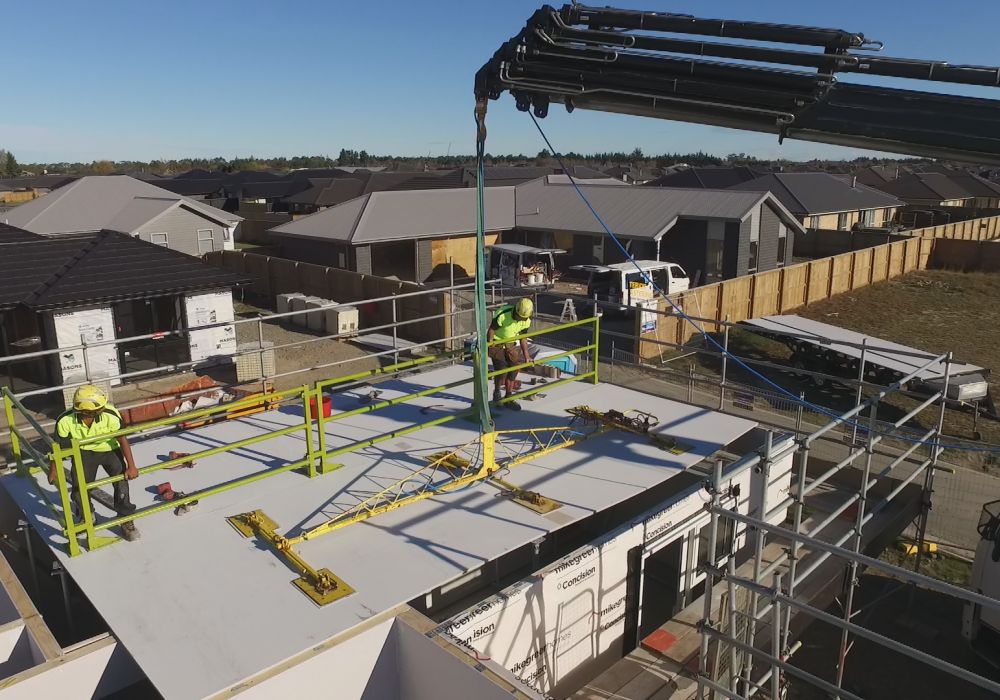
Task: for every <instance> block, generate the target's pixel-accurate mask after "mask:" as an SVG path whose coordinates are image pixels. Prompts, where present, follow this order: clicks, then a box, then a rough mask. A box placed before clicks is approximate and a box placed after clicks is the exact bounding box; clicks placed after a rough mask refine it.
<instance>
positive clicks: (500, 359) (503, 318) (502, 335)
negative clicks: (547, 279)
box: [486, 298, 535, 411]
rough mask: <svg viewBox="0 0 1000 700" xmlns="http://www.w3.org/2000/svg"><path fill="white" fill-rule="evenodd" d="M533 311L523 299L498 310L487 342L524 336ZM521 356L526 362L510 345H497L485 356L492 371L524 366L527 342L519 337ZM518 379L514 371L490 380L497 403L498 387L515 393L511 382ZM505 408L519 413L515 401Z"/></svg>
mask: <svg viewBox="0 0 1000 700" xmlns="http://www.w3.org/2000/svg"><path fill="white" fill-rule="evenodd" d="M534 311H535V305H534V303H532V301H531V299H528V298H524V299H521V300H519V301H518V302H517V303H516V304H514V305H508V306H502V307H500V308H499V309H497V312H496V314H494V316H493V323H491V324H490V328H489V330H488V331H486V340H487V341H488V342H490V343H492V342H493V341H494V340H500V341H503V340H510V339H512V338H516V337H517V336H519V335H521V334H522V333H526V332H527V331H528V329H529V328H530V327H531V314H532V313H534ZM521 353H522V356H523V357H524V358H525V359H521V358H519V357H517V351H516V349H515V347H514V343H513V342H509V343H503V342H501V343H497V344H496V345H493V346H491V347H490V349H489V351H488V355H489V357H490V359H491V360H493V371H494V372H496V371H500V370H504V369H507V368H508V367H516V366H517V365H520V364H523V363H524V362H526V361H527V360H528V358H530V357H531V356H530V355H529V354H528V341H527V340H525V339H524V338H521ZM516 379H517V371H516V370H514V371H512V372H508V373H507V374H506V375H503V374H498V375H497V376H495V377H494V378H493V400H494V401H499V400H500V386H501V384H502V385H504V388H505V389H506V395H507V396H510V395H511V394H513V393H514V381H515V380H516ZM508 406H509V407H510V408H512V409H514V410H515V411H519V410H521V407H520V406H519V405H518V403H517V402H516V401H511V402H510V403H509V404H508Z"/></svg>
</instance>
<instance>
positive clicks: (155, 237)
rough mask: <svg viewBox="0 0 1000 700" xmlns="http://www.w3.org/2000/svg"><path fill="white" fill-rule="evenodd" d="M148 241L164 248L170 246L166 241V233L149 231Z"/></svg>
mask: <svg viewBox="0 0 1000 700" xmlns="http://www.w3.org/2000/svg"><path fill="white" fill-rule="evenodd" d="M149 241H150V242H151V243H155V244H156V245H161V246H163V247H164V248H169V247H170V244H169V243H168V242H167V234H165V233H151V234H149Z"/></svg>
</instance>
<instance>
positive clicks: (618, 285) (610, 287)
mask: <svg viewBox="0 0 1000 700" xmlns="http://www.w3.org/2000/svg"><path fill="white" fill-rule="evenodd" d="M636 265H638V266H639V268H640V269H641V270H642V272H644V273H645V274H646V275H648V276H649V278H650V279H651V280H652V281H653V283H654V284H655V285H656V286H657V287H659V288H660V290H661V291H662V292H664V293H665V294H675V293H677V292H686V291H687V290H688V289H690V287H691V280H690V279H689V278H688V274H687V272H685V271H684V268H682V267H681V266H680V265H678V264H677V263H674V262H661V261H659V260H636V261H635V263H632V262H623V263H614V264H613V265H575V266H573V267H572V268H571V269H573V270H579V271H581V272H586V273H588V275H589V277H588V280H587V297H588V298H589V299H596V300H597V301H599V302H610V303H611V304H612V306H608V305H602V308H603V309H605V310H609V309H610V310H615V309H616V307H615V306H613V305H614V304H617V305H618V306H617V310H618V311H625V312H627V311H629V310H630V309H633V310H634V309H635V308H637V307H639V306H642V305H644V304H645V303H647V302H649V301H651V300H652V299H654V298H655V297H656V290H655V289H653V286H652V285H650V284H649V283H648V282H647V281H646V278H645V276H643V274H642V272H639V270H637V269H636Z"/></svg>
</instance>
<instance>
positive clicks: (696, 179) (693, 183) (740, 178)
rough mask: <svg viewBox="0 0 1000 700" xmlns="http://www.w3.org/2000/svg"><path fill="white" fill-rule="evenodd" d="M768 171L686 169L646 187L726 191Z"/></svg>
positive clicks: (661, 178) (649, 183) (747, 168)
mask: <svg viewBox="0 0 1000 700" xmlns="http://www.w3.org/2000/svg"><path fill="white" fill-rule="evenodd" d="M767 174H768V172H767V171H766V170H761V169H759V168H750V167H738V168H721V167H720V168H708V167H705V168H702V167H698V168H684V169H683V170H676V171H674V172H670V173H667V174H666V175H663V176H662V177H658V178H656V179H655V180H650V181H649V182H647V183H645V184H644V187H680V188H683V189H689V190H690V189H704V190H725V189H728V188H730V187H732V186H734V185H739V184H740V183H743V182H747V181H749V180H755V179H757V178H758V177H763V176H764V175H767Z"/></svg>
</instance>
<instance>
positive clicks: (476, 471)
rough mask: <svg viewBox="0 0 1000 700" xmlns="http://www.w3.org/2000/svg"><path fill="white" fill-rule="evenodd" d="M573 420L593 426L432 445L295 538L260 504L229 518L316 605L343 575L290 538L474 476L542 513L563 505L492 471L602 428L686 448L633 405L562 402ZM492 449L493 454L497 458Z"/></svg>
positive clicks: (333, 594)
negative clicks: (310, 557)
mask: <svg viewBox="0 0 1000 700" xmlns="http://www.w3.org/2000/svg"><path fill="white" fill-rule="evenodd" d="M568 412H569V413H570V414H572V415H573V416H574V420H582V421H583V423H584V424H585V425H592V426H595V427H596V429H595V430H593V431H591V432H588V433H584V432H581V431H580V430H578V429H576V428H573V427H572V424H570V426H559V427H554V428H525V429H522V430H498V431H494V432H489V433H484V434H483V435H481V436H479V437H477V438H476V439H475V440H472V441H470V442H468V443H466V444H465V445H463V446H462V447H460V448H459V449H457V450H452V451H450V452H438V453H436V454H433V455H431V456H430V458H429V459H430V460H431V461H430V464H428V465H427V466H426V467H423V468H421V469H418V470H417V471H415V472H413V473H412V474H410V475H409V476H408V477H406V478H405V479H401V480H400V481H397V482H396V483H395V484H393V485H392V486H389V487H388V488H386V489H383V490H382V491H380V492H378V493H377V494H375V495H373V496H370V497H369V498H366V499H365V500H363V501H361V502H360V503H358V504H356V505H354V506H352V507H351V508H348V509H347V510H345V511H344V512H342V513H340V514H338V515H336V516H335V517H333V518H331V519H330V520H328V521H326V522H325V523H322V524H321V525H318V526H316V527H314V528H312V529H310V530H307V531H306V532H303V533H302V534H301V535H298V536H296V537H284V536H282V535H279V534H278V533H277V532H276V530H277V529H278V524H277V523H275V522H274V521H273V520H271V519H270V518H268V517H267V516H266V515H265V514H264V513H263V512H261V511H259V510H255V511H252V512H250V513H242V514H240V515H236V516H233V517H231V518H229V522H230V523H232V525H233V527H235V528H236V529H237V530H238V531H239V532H240V533H241V534H242V535H243V536H244V537H253V536H259V537H261V538H263V539H264V540H265V541H266V542H268V543H269V544H270V545H271V546H272V547H274V549H275V550H276V551H277V552H278V553H279V554H281V555H282V556H283V557H285V558H286V559H287V560H288V561H289V562H290V563H291V564H292V566H294V567H295V568H296V569H298V570H299V571H300V572H301V573H302V576H300V577H299V578H297V579H295V580H294V581H293V582H292V583H293V584H294V585H295V586H296V587H297V588H299V589H300V590H301V591H302V592H303V593H305V594H306V595H307V596H309V598H310V599H312V600H313V601H314V602H315V603H316V604H317V605H320V606H323V605H327V604H329V603H332V602H334V601H337V600H340V599H341V598H344V597H346V596H349V595H351V594H352V593H354V589H353V588H351V587H350V586H348V585H347V584H346V583H345V582H344V581H343V580H342V579H340V578H338V577H337V576H336V575H334V574H333V573H332V572H331V571H330V570H329V569H318V570H317V569H314V568H312V567H311V566H309V564H308V563H306V561H305V560H304V559H302V557H301V556H300V555H299V554H298V553H297V552H296V551H295V550H294V546H295V545H296V544H300V543H302V542H305V541H306V540H310V539H313V538H316V537H319V536H320V535H325V534H327V533H330V532H334V531H335V530H339V529H341V528H344V527H347V526H348V525H353V524H354V523H358V522H361V521H363V520H367V519H369V518H374V517H375V516H376V515H381V514H382V513H388V512H389V511H391V510H395V509H397V508H402V507H403V506H406V505H409V504H411V503H416V502H417V501H422V500H424V499H425V498H430V497H431V496H437V495H440V494H444V493H448V492H451V491H455V490H458V489H461V488H465V487H467V486H470V485H472V484H475V483H476V482H479V481H485V480H487V479H490V480H492V481H493V482H494V483H496V484H497V485H498V486H499V487H500V488H502V489H504V490H505V491H506V492H508V494H509V495H510V498H511V500H512V501H514V502H515V503H518V504H519V505H522V506H524V507H526V508H530V509H531V510H533V511H535V512H537V513H548V512H551V511H553V510H556V509H557V508H561V507H562V504H560V503H557V502H556V501H553V500H551V499H548V498H545V497H544V496H542V495H540V494H538V493H535V492H533V491H528V490H525V489H521V488H520V487H518V486H515V485H514V484H511V483H508V482H506V481H502V480H500V479H499V478H497V477H496V475H497V474H498V472H501V471H503V470H507V469H510V468H512V467H515V466H517V465H518V464H523V463H524V462H528V461H530V460H533V459H538V458H539V457H543V456H545V455H547V454H550V453H552V452H555V451H556V450H561V449H563V448H565V447H572V446H573V445H577V444H579V443H581V442H583V441H584V440H587V439H589V438H592V437H596V436H598V435H603V434H605V433H607V432H610V431H611V430H615V429H618V430H624V431H626V432H629V433H633V434H638V435H643V436H645V437H647V438H649V439H650V440H651V442H652V443H653V444H654V445H656V446H657V447H659V448H660V449H663V450H667V451H670V452H673V453H675V454H680V453H682V452H687V451H688V450H690V449H691V447H690V446H688V445H684V444H682V443H679V442H677V441H675V440H673V439H672V438H669V437H663V436H658V435H649V434H648V431H649V429H650V428H651V427H653V426H655V425H656V424H657V420H656V418H655V417H654V416H651V415H649V414H648V413H642V412H638V411H626V412H625V413H620V412H617V411H609V412H608V413H601V412H599V411H595V410H593V409H591V408H588V407H587V406H578V407H576V408H572V409H569V411H568ZM498 453H499V454H500V459H497V455H498Z"/></svg>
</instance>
